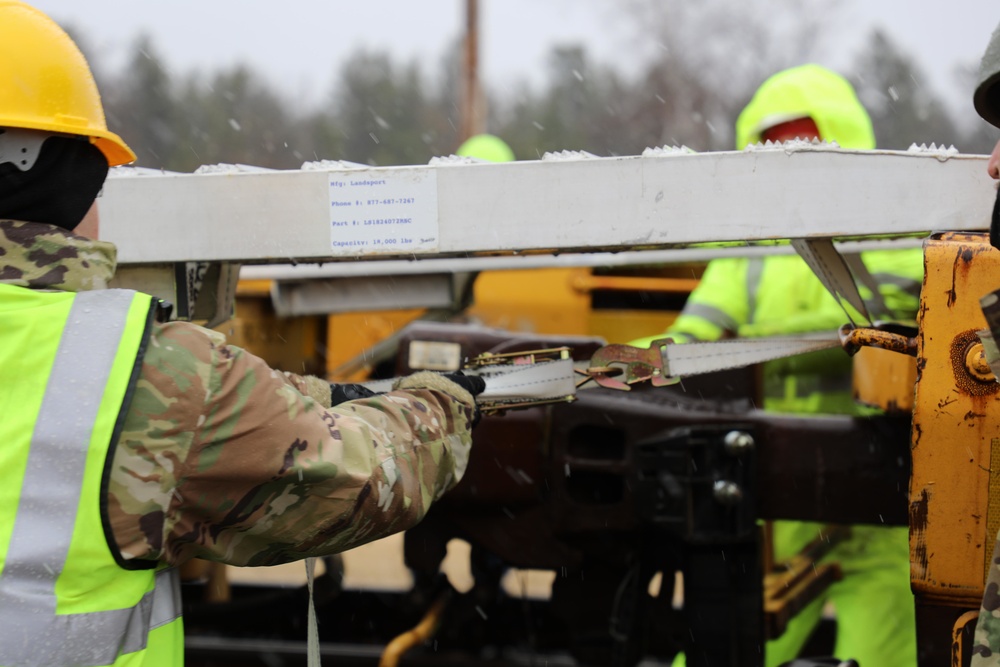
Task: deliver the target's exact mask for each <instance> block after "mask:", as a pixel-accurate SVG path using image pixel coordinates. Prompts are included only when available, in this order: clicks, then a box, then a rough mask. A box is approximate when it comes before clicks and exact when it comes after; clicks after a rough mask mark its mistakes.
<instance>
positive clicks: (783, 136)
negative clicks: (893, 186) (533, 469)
mask: <svg viewBox="0 0 1000 667" xmlns="http://www.w3.org/2000/svg"><path fill="white" fill-rule="evenodd" d="M794 138H800V139H805V140H812V139H815V138H819V139H821V140H823V141H827V142H836V143H837V144H838V145H840V146H841V147H842V148H846V149H872V148H874V147H875V137H874V132H873V130H872V124H871V120H870V118H869V116H868V113H867V112H866V111H865V109H864V107H863V106H862V105H861V103H860V101H859V100H858V98H857V96H856V94H855V92H854V89H853V88H852V87H851V85H850V83H848V82H847V81H846V80H845V79H844V78H842V77H841V76H840V75H838V74H836V73H834V72H831V71H829V70H827V69H825V68H822V67H819V66H817V65H804V66H801V67H795V68H792V69H788V70H785V71H782V72H779V73H777V74H775V75H773V76H772V77H770V78H769V79H768V80H767V81H765V82H764V83H763V85H762V86H761V87H760V88H759V89H758V90H757V92H756V94H755V95H754V97H753V99H752V100H751V101H750V103H749V104H748V105H747V107H746V108H745V109H744V110H743V112H742V113H741V114H740V116H739V118H738V120H737V122H736V144H737V148H741V149H742V148H744V147H745V146H747V145H748V144H754V143H757V142H764V141H769V140H770V141H787V140H790V139H794ZM862 260H863V261H864V263H865V265H866V267H867V268H868V270H869V272H870V273H871V274H872V276H873V277H874V278H875V280H876V281H877V283H878V285H879V292H880V294H881V297H882V302H884V304H885V307H886V308H881V307H878V308H876V309H875V310H876V312H872V316H873V317H877V318H881V319H892V320H899V321H913V320H915V318H916V312H917V308H918V305H919V290H920V285H921V282H922V275H923V259H922V251H921V250H920V249H912V250H879V251H870V252H864V253H862ZM862 296H864V297H866V301H869V302H870V304H871V305H874V303H871V301H872V300H871V299H870V297H871V296H872V295H871V293H867V294H866V292H865V290H864V288H862ZM885 309H887V310H888V311H889V312H877V311H878V310H885ZM846 320H847V318H846V316H845V314H844V311H843V309H842V308H841V306H840V305H839V304H838V303H837V301H836V300H835V299H834V298H833V297H832V296H831V295H830V294H829V292H827V290H826V289H825V288H824V287H823V285H822V284H821V283H820V281H819V279H818V278H816V277H815V275H814V274H813V273H812V271H811V270H810V269H809V267H808V266H807V265H806V263H805V262H804V261H803V260H802V259H800V258H799V257H798V256H797V255H770V256H766V257H751V258H723V259H716V260H713V261H712V262H710V263H709V265H708V267H707V268H706V270H705V273H704V276H703V278H702V280H701V282H700V283H699V285H698V287H697V288H696V289H695V290H694V291H693V292H692V293H691V295H690V297H689V298H688V300H687V303H686V304H685V306H684V309H683V310H682V312H681V314H680V316H679V317H678V318H677V320H676V321H675V323H674V324H673V325H672V326H671V328H670V329H669V331H668V332H667V334H668V335H669V336H670V337H671V338H673V339H674V341H675V342H686V341H691V340H703V341H711V340H718V339H722V338H733V337H740V338H755V337H761V336H770V335H778V334H791V333H804V332H809V331H829V330H833V329H836V328H837V327H839V326H840V325H841V324H843V323H844V322H845V321H846ZM662 337H663V334H659V335H657V336H651V337H649V338H646V339H643V340H641V341H635V342H633V343H632V344H633V345H642V346H646V345H649V343H650V342H651V341H652V340H654V339H656V338H662ZM850 363H851V362H850V358H849V357H848V356H847V355H846V354H844V352H843V351H842V350H839V349H833V350H828V351H823V352H818V353H812V354H808V355H800V356H798V357H794V358H788V359H784V360H779V361H775V362H770V363H768V364H767V365H766V366H765V371H764V394H765V398H764V408H765V409H766V410H768V411H774V412H793V413H825V414H849V415H860V414H871V412H872V409H870V408H864V407H862V406H860V405H858V404H857V403H855V402H854V401H853V399H852V397H851V386H850V385H851V366H850ZM821 528H822V526H821V525H820V524H815V523H804V522H793V521H778V522H775V525H774V556H775V559H777V560H781V559H785V558H788V557H790V556H792V555H793V554H795V553H796V552H798V551H799V550H800V549H801V548H802V547H803V546H804V545H805V544H806V543H807V542H808V541H809V540H811V539H813V538H815V537H816V536H817V534H818V532H819V530H820V529H821ZM827 558H828V559H830V560H834V561H836V562H838V563H840V565H841V567H842V569H843V573H844V578H843V580H842V581H840V582H838V583H835V584H834V585H833V586H832V587H831V588H830V589H829V590H828V591H827V594H826V596H825V597H824V598H822V599H819V600H816V601H815V602H813V603H812V604H811V605H810V606H809V607H807V608H806V609H804V610H803V611H802V612H801V613H800V614H799V615H798V616H797V617H796V618H795V619H793V621H792V623H791V624H789V626H788V629H787V630H786V631H785V633H784V634H783V635H782V636H781V637H779V638H777V639H775V640H773V641H770V642H768V643H767V647H766V651H765V664H766V665H768V667H771V666H774V665H780V664H782V663H783V662H786V661H788V660H792V659H793V658H795V657H796V656H797V655H798V654H799V651H800V650H801V648H802V647H803V645H804V644H805V642H806V641H807V640H808V638H809V635H810V634H811V633H812V631H813V630H814V628H815V627H816V625H817V623H818V622H819V620H820V617H821V614H822V611H823V607H824V605H825V604H826V603H827V602H831V603H832V604H833V606H834V608H835V610H836V619H837V633H836V637H837V638H836V646H835V649H834V654H835V655H836V657H837V658H840V659H842V660H847V659H854V660H857V661H858V663H859V664H860V665H861V667H894V666H897V665H898V666H899V667H913V666H914V665H916V633H915V627H914V626H915V619H914V604H913V595H912V593H911V590H910V569H909V545H908V534H907V528H906V527H885V526H854V527H853V528H852V537H851V538H850V539H849V540H847V541H846V542H844V543H842V544H840V545H839V546H837V547H836V548H835V549H834V550H833V551H832V552H831V553H830V554H829V555H828V556H827Z"/></svg>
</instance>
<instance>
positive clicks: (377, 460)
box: [0, 220, 474, 565]
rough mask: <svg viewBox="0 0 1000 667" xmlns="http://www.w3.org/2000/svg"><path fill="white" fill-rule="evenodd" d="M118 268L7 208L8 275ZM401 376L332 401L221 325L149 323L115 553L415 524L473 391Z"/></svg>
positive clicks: (450, 471)
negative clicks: (357, 396)
mask: <svg viewBox="0 0 1000 667" xmlns="http://www.w3.org/2000/svg"><path fill="white" fill-rule="evenodd" d="M114 270H115V248H114V246H113V245H111V244H110V243H106V242H101V241H93V240H90V239H87V238H84V237H81V236H77V235H75V234H73V233H72V232H69V231H67V230H65V229H62V228H60V227H58V226H55V225H51V224H42V223H32V222H17V221H11V220H0V283H2V284H7V285H16V286H20V287H27V288H30V289H43V290H65V291H71V292H77V291H82V290H91V289H101V288H103V287H105V286H106V285H107V282H108V280H109V279H110V278H111V277H112V275H114ZM401 384H402V385H403V387H406V388H407V389H405V390H404V389H403V387H401V388H400V391H393V392H390V393H388V394H384V395H377V396H373V397H371V398H368V399H363V400H358V401H351V402H348V403H343V404H340V405H338V406H336V407H334V408H331V407H330V386H329V385H328V384H326V383H325V382H323V381H320V380H319V379H318V378H313V377H301V376H298V375H294V374H292V373H279V372H277V371H275V370H272V369H271V368H269V367H268V366H267V365H266V364H265V363H264V362H263V361H262V360H261V359H259V358H257V357H255V356H253V355H252V354H250V353H249V352H247V351H245V350H242V349H240V348H237V347H234V346H231V345H226V342H225V338H224V336H223V335H222V334H219V333H217V332H215V331H211V330H208V329H204V328H202V327H199V326H196V325H193V324H190V323H186V322H168V323H163V324H154V325H153V327H152V331H151V333H150V338H149V343H148V345H147V349H146V353H145V356H144V358H143V360H142V366H141V371H140V374H139V380H138V383H137V385H136V388H135V393H134V396H133V398H132V403H131V406H129V409H128V410H127V412H126V413H125V415H124V426H123V428H122V431H121V436H120V438H119V440H118V445H117V447H116V448H115V451H114V459H113V464H112V468H111V475H110V480H109V482H110V483H109V486H108V519H109V521H110V523H111V526H112V529H113V533H114V537H115V541H116V543H117V546H118V549H119V550H120V551H121V553H122V555H123V557H124V558H125V559H127V560H129V559H145V560H162V561H165V562H167V563H170V564H172V565H177V564H180V563H183V562H184V561H186V560H188V559H190V558H194V557H198V558H206V559H209V560H216V561H223V562H226V563H230V564H233V565H274V564H277V563H284V562H288V561H291V560H296V559H300V558H305V557H307V556H318V555H322V554H330V553H335V552H339V551H343V550H345V549H350V548H352V547H355V546H358V545H360V544H364V543H366V542H370V541H372V540H375V539H378V538H380V537H384V536H386V535H389V534H391V533H395V532H397V531H400V530H404V529H405V528H407V527H410V526H412V525H414V524H416V523H417V522H418V521H419V520H420V519H421V517H423V515H424V514H425V513H426V512H427V509H428V508H429V507H430V505H431V503H432V502H433V501H434V500H436V499H437V498H439V497H440V496H441V494H442V493H444V492H445V491H446V490H448V489H449V488H451V487H452V486H453V485H454V484H455V483H456V482H457V481H458V479H459V478H461V476H462V473H463V472H464V470H465V463H466V461H467V460H468V453H469V447H470V445H471V436H470V434H469V429H470V424H471V420H472V415H473V410H474V400H473V398H472V396H471V395H470V394H469V392H468V391H467V390H465V389H463V388H462V387H460V386H458V385H457V384H455V383H454V382H451V381H449V380H447V379H444V378H442V377H440V376H436V375H432V374H422V373H421V374H417V375H414V376H411V377H409V378H406V379H404V380H403V381H402V382H401ZM421 385H423V386H421ZM166 462H170V465H165V463H166Z"/></svg>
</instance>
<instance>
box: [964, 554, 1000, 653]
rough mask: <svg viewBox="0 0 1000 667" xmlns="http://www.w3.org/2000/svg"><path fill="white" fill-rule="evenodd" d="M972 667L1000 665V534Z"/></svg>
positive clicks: (988, 581) (984, 599) (976, 638)
mask: <svg viewBox="0 0 1000 667" xmlns="http://www.w3.org/2000/svg"><path fill="white" fill-rule="evenodd" d="M971 665H972V667H997V665H1000V534H998V535H997V539H996V543H995V544H994V545H993V558H992V560H990V572H989V575H988V576H987V577H986V590H985V591H984V592H983V605H982V607H980V609H979V620H978V621H977V622H976V634H975V636H974V637H973V640H972V662H971Z"/></svg>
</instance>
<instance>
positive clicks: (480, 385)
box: [444, 371, 486, 428]
mask: <svg viewBox="0 0 1000 667" xmlns="http://www.w3.org/2000/svg"><path fill="white" fill-rule="evenodd" d="M444 376H445V377H446V378H448V379H449V380H451V381H452V382H454V383H455V384H457V385H458V386H459V387H461V388H462V389H464V390H465V391H467V392H469V393H470V394H472V398H473V404H474V405H473V409H472V428H476V424H478V423H479V420H480V419H482V418H483V413H482V411H481V410H480V409H479V403H478V402H477V401H475V398H476V396H479V394H481V393H483V391H485V390H486V380H484V379H483V378H481V377H479V376H478V375H466V374H465V373H463V372H462V371H455V372H454V373H444Z"/></svg>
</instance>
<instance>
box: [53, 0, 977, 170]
mask: <svg viewBox="0 0 1000 667" xmlns="http://www.w3.org/2000/svg"><path fill="white" fill-rule="evenodd" d="M760 2H763V3H764V4H769V5H771V6H772V7H771V9H772V11H771V13H770V15H775V12H779V11H780V12H784V14H782V15H783V16H785V18H786V20H785V21H783V22H781V23H780V24H775V23H773V22H770V23H765V22H763V21H762V20H761V19H760V18H759V17H760V16H763V15H768V13H767V12H761V11H760V6H759V4H760ZM744 4H745V3H744ZM752 4H753V7H752V8H741V5H740V4H738V3H733V2H722V1H721V0H720V1H716V2H707V3H686V4H685V3H682V2H664V1H660V0H622V12H623V13H625V14H627V16H629V17H630V18H631V19H632V20H633V22H634V24H635V26H636V46H635V48H637V49H640V48H641V49H644V51H648V52H649V53H650V56H649V57H648V58H647V59H646V62H647V64H646V65H645V66H644V68H643V69H642V70H641V71H639V72H638V73H636V72H632V73H630V74H629V75H628V76H626V75H625V74H623V73H622V72H620V71H619V70H617V69H616V68H615V67H614V66H612V65H610V64H606V63H599V62H594V61H593V60H592V59H591V58H590V57H589V56H588V53H587V51H586V48H585V46H583V45H562V46H557V47H554V48H553V49H552V51H551V52H550V55H549V58H548V69H547V72H546V75H545V77H544V82H543V83H542V84H541V85H539V84H538V83H537V82H536V83H534V84H531V83H530V82H528V81H525V82H523V83H519V84H514V85H511V86H507V87H505V89H504V90H495V89H492V88H491V87H490V82H489V81H486V82H484V86H485V89H486V97H487V109H488V121H487V130H488V131H490V132H493V133H495V134H498V135H499V136H501V137H503V138H504V139H505V140H507V141H508V143H510V145H511V146H512V148H513V149H514V152H515V154H516V155H517V156H518V158H520V159H536V158H538V157H540V156H541V155H542V154H543V153H544V152H546V151H562V150H574V151H580V150H582V151H588V152H590V153H594V154H596V155H602V156H607V155H636V154H640V153H641V152H642V150H643V149H644V148H646V147H648V146H663V145H677V146H680V145H686V146H688V147H690V148H692V149H694V150H698V151H704V150H728V149H732V148H733V141H734V140H733V129H732V126H733V122H734V120H735V118H736V115H737V114H738V113H739V110H740V109H741V108H742V107H743V105H745V104H746V102H747V101H748V100H749V98H750V95H751V94H752V93H753V91H754V90H755V89H756V87H757V86H758V85H759V84H760V83H761V81H763V80H764V79H765V78H766V77H767V76H768V75H770V74H771V73H773V72H775V71H777V70H779V69H781V68H784V67H788V66H791V65H796V64H801V63H804V62H810V61H813V60H817V56H818V54H819V53H820V52H821V50H822V48H824V39H823V35H824V34H825V33H826V32H828V31H826V30H825V29H824V27H825V26H827V25H829V21H831V20H832V18H831V17H832V16H833V15H834V14H835V12H836V3H831V5H830V6H829V8H828V9H827V11H826V12H823V13H818V12H817V11H816V9H815V8H812V9H804V8H802V7H799V6H798V5H797V3H796V2H793V1H792V0H759V2H755V3H752ZM487 28H488V26H484V29H487ZM70 31H71V32H74V31H73V29H72V27H70ZM74 36H75V37H76V38H77V40H78V42H79V43H80V44H81V46H82V48H83V50H84V51H85V52H87V51H88V48H87V35H86V34H80V33H76V32H74ZM984 47H985V45H984ZM512 48H516V47H512ZM87 55H88V57H89V58H90V60H91V62H92V64H93V66H94V70H95V75H96V76H97V78H98V84H99V86H100V87H101V90H102V92H103V96H104V101H105V105H106V108H107V115H108V122H109V125H110V126H111V128H112V129H113V130H115V131H117V132H118V133H120V134H121V135H122V136H123V137H124V138H125V140H126V141H127V142H128V143H129V144H130V145H131V146H132V148H133V149H135V151H136V153H137V154H138V156H139V160H138V165H139V166H144V167H153V168H163V169H168V170H175V171H192V170H194V169H195V168H197V167H199V166H200V165H206V164H216V163H239V164H249V165H256V166H261V167H271V168H286V169H287V168H297V167H299V166H301V165H302V163H303V162H305V161H312V160H319V159H327V160H347V161H351V162H358V163H365V164H372V165H399V164H424V163H426V162H427V161H428V160H429V159H430V158H432V157H434V156H436V155H448V154H450V153H452V152H453V151H454V150H455V148H456V147H457V145H458V143H459V140H460V137H459V136H458V132H459V131H458V128H459V127H460V126H461V122H460V113H461V110H460V108H459V100H460V94H461V87H460V81H461V79H460V70H459V63H460V61H461V50H460V48H459V45H458V44H457V43H456V44H455V45H454V46H453V47H452V48H451V49H450V50H449V51H448V53H447V54H446V56H445V57H444V58H443V59H442V62H441V63H438V64H436V65H434V66H431V65H428V63H426V62H419V61H410V62H401V61H398V60H394V59H393V58H392V57H390V56H389V55H388V54H387V53H384V52H378V51H358V52H356V53H354V54H353V55H352V56H351V57H350V58H348V59H347V60H346V61H343V62H340V63H331V68H333V69H334V70H335V71H336V76H335V77H334V78H335V83H334V85H333V86H332V90H330V92H329V93H328V95H326V97H325V100H324V103H322V104H313V105H310V106H309V107H308V108H304V107H303V105H302V104H301V103H300V102H299V101H297V100H295V99H290V98H289V97H287V96H286V95H285V94H283V93H282V92H280V91H279V90H278V89H276V88H275V87H274V86H272V85H271V84H269V83H268V82H267V80H266V79H265V78H264V77H263V76H262V75H261V74H260V73H258V72H256V71H254V70H253V69H252V68H251V67H249V66H245V65H241V66H235V67H231V68H226V69H219V70H216V71H199V72H188V73H182V74H171V73H169V68H168V67H165V66H164V62H168V61H169V56H167V57H166V58H164V57H163V55H162V54H161V53H160V52H159V51H158V48H157V45H156V43H155V39H154V38H152V37H149V36H139V37H137V38H136V40H135V42H134V44H133V47H132V49H131V57H130V59H129V61H128V62H127V63H126V65H125V66H124V67H122V68H120V70H118V71H110V70H109V69H108V68H106V67H104V66H103V63H102V62H101V60H100V56H99V55H95V54H92V53H88V54H87ZM852 63H853V64H852V66H851V68H850V69H849V70H847V71H843V72H842V73H844V74H845V75H846V76H848V77H849V78H850V79H851V80H852V81H853V82H854V83H855V85H856V87H857V89H858V91H859V95H860V96H861V98H862V100H863V102H864V103H865V105H866V106H867V107H868V109H869V111H870V112H871V114H872V118H873V120H874V122H875V129H876V136H877V138H878V143H879V146H880V147H881V148H892V149H906V148H907V147H909V146H910V145H911V144H912V143H917V144H920V143H926V144H930V143H931V142H935V143H937V144H944V145H949V144H953V145H955V146H956V147H957V148H958V149H959V150H961V151H962V152H965V153H988V152H990V150H991V149H992V147H993V144H994V143H995V141H996V138H997V134H996V131H995V130H993V128H991V127H990V126H988V125H987V124H986V123H985V122H975V121H974V120H970V118H965V119H964V120H963V122H958V121H956V120H955V119H954V118H952V115H951V114H950V113H949V111H948V108H947V106H946V105H945V104H944V103H943V101H942V99H941V98H940V97H939V96H938V95H937V93H936V92H935V91H934V90H933V89H932V88H931V87H930V85H929V84H928V82H927V79H926V77H925V75H924V73H923V72H922V71H921V70H920V68H919V66H918V65H917V64H916V62H915V61H914V59H913V58H912V57H911V56H910V55H909V54H907V53H904V52H903V51H902V50H901V49H900V48H899V47H898V46H897V45H896V44H894V43H893V41H892V40H891V39H890V38H889V37H888V36H887V35H886V34H884V33H882V32H878V31H876V32H873V33H871V34H870V35H868V36H867V38H866V40H865V42H864V46H863V47H862V48H861V49H860V51H859V52H858V53H857V54H856V55H855V57H854V59H853V61H852ZM974 65H975V64H970V65H969V67H968V68H967V70H966V71H958V72H956V73H955V76H956V77H957V78H958V80H959V83H960V84H961V86H962V89H963V90H967V91H968V94H967V95H966V96H965V98H964V99H963V100H962V102H963V103H964V105H965V106H967V107H968V108H969V110H970V114H971V93H972V89H973V86H974V84H975V67H974ZM956 106H957V105H956ZM976 118H977V117H976Z"/></svg>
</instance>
